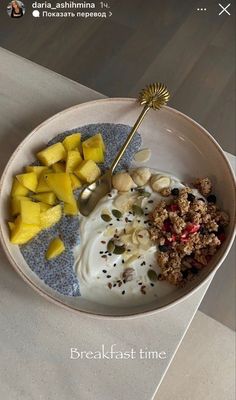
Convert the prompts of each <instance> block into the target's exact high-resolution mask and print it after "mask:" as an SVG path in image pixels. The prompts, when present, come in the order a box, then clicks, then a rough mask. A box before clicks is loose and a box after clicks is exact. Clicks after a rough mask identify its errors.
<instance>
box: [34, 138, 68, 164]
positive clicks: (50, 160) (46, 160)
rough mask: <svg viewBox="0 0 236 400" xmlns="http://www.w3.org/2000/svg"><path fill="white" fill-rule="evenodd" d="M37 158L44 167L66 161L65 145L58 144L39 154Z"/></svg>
mask: <svg viewBox="0 0 236 400" xmlns="http://www.w3.org/2000/svg"><path fill="white" fill-rule="evenodd" d="M37 158H38V159H39V161H41V163H42V164H43V165H46V166H50V165H52V164H55V163H56V162H58V161H61V160H65V158H66V151H65V148H64V146H63V144H62V143H61V142H58V143H55V144H53V145H52V146H49V147H46V148H45V149H44V150H42V151H40V152H39V153H37Z"/></svg>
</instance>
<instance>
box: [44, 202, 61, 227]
mask: <svg viewBox="0 0 236 400" xmlns="http://www.w3.org/2000/svg"><path fill="white" fill-rule="evenodd" d="M61 216H62V211H61V205H60V204H58V205H57V206H55V207H51V208H49V210H47V211H43V212H42V213H41V214H40V225H41V228H42V229H46V228H50V227H51V226H52V225H55V224H56V223H57V222H58V221H60V219H61Z"/></svg>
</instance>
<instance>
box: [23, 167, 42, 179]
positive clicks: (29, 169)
mask: <svg viewBox="0 0 236 400" xmlns="http://www.w3.org/2000/svg"><path fill="white" fill-rule="evenodd" d="M46 169H47V167H42V166H41V165H40V166H39V165H28V166H27V167H26V168H25V170H26V172H35V173H36V175H37V177H38V178H39V176H40V175H41V173H42V172H43V171H45V170H46Z"/></svg>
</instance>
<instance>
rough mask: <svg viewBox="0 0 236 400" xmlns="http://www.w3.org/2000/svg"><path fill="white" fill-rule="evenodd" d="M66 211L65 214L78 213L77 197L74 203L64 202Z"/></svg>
mask: <svg viewBox="0 0 236 400" xmlns="http://www.w3.org/2000/svg"><path fill="white" fill-rule="evenodd" d="M64 213H65V215H78V213H79V209H78V205H77V201H76V200H75V198H74V201H73V203H70V204H69V203H64Z"/></svg>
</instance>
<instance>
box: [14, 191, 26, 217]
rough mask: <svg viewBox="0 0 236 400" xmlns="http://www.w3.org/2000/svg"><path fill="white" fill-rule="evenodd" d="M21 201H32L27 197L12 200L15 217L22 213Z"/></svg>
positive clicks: (16, 197)
mask: <svg viewBox="0 0 236 400" xmlns="http://www.w3.org/2000/svg"><path fill="white" fill-rule="evenodd" d="M20 200H25V201H30V198H29V197H25V196H15V197H12V198H11V215H12V216H13V217H14V216H15V215H17V214H19V213H20Z"/></svg>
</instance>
